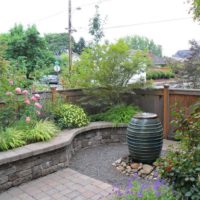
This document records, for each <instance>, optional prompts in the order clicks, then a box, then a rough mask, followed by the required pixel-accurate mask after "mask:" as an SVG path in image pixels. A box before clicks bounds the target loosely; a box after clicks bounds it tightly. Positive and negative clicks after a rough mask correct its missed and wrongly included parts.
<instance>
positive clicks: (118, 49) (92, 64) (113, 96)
mask: <svg viewBox="0 0 200 200" xmlns="http://www.w3.org/2000/svg"><path fill="white" fill-rule="evenodd" d="M141 63H146V65H149V63H150V61H149V59H148V57H147V55H146V54H145V53H144V52H142V51H137V52H136V53H135V54H134V55H131V54H130V52H129V48H128V46H127V45H126V43H125V42H124V41H123V40H119V41H118V42H117V43H115V44H105V45H96V46H94V47H93V48H90V49H89V48H88V49H85V50H84V51H83V52H82V54H81V56H80V61H77V62H76V63H75V66H73V70H72V72H71V76H70V77H66V75H65V77H64V76H63V79H64V84H65V86H66V87H67V88H72V87H75V88H76V87H83V88H97V87H101V88H103V90H95V89H94V90H93V91H91V92H92V95H93V96H94V95H96V96H98V98H99V99H101V101H102V102H103V101H104V100H105V101H109V102H112V103H113V102H114V103H118V102H119V101H120V96H121V95H120V94H121V92H122V88H124V87H126V86H127V84H128V81H129V80H130V78H131V77H132V76H133V75H134V74H135V73H137V71H138V70H139V69H140V68H141V65H140V64H141ZM98 91H100V92H99V93H98ZM89 92H90V91H89ZM92 95H91V96H92ZM98 98H96V99H98ZM105 98H107V99H105ZM103 99H104V100H103Z"/></svg>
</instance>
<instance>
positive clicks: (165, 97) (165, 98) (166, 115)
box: [163, 84, 170, 139]
mask: <svg viewBox="0 0 200 200" xmlns="http://www.w3.org/2000/svg"><path fill="white" fill-rule="evenodd" d="M163 111H164V124H163V125H164V130H163V133H164V138H165V139H167V137H168V134H169V113H170V108H169V85H167V84H165V85H164V90H163Z"/></svg>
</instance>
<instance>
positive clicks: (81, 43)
mask: <svg viewBox="0 0 200 200" xmlns="http://www.w3.org/2000/svg"><path fill="white" fill-rule="evenodd" d="M85 47H86V45H85V40H84V38H82V37H81V38H80V39H79V41H78V42H77V43H75V44H74V49H73V51H74V52H75V53H78V54H81V52H82V51H83V49H84V48H85Z"/></svg>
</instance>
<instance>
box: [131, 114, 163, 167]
mask: <svg viewBox="0 0 200 200" xmlns="http://www.w3.org/2000/svg"><path fill="white" fill-rule="evenodd" d="M127 143H128V149H129V154H130V156H131V158H132V159H133V160H134V161H136V162H142V163H148V164H151V163H153V162H154V161H155V160H156V159H157V158H159V156H160V153H161V150H162V145H163V128H162V124H161V123H160V121H159V119H158V116H157V115H156V114H154V113H138V114H136V115H135V116H134V117H133V118H132V119H131V121H130V123H129V125H128V128H127Z"/></svg>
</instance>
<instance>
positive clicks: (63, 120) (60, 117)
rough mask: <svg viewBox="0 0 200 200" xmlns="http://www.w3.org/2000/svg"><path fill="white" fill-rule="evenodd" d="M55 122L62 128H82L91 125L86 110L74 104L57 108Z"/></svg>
mask: <svg viewBox="0 0 200 200" xmlns="http://www.w3.org/2000/svg"><path fill="white" fill-rule="evenodd" d="M55 120H56V122H57V123H58V125H59V126H60V127H61V128H75V127H82V126H85V125H87V124H88V123H89V120H88V117H87V115H86V114H85V112H84V110H83V109H82V108H80V107H79V106H76V105H72V104H63V105H61V106H59V107H58V108H56V109H55Z"/></svg>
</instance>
